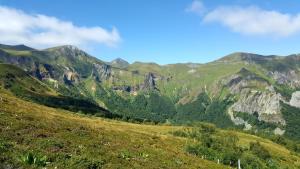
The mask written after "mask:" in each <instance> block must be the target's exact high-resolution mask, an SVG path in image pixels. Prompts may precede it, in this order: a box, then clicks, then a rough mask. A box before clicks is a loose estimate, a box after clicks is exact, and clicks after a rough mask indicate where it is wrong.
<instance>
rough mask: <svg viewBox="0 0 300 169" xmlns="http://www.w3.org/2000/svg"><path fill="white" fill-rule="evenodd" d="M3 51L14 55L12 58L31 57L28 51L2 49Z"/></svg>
mask: <svg viewBox="0 0 300 169" xmlns="http://www.w3.org/2000/svg"><path fill="white" fill-rule="evenodd" d="M2 50H3V51H5V52H7V53H9V54H11V55H14V56H31V54H32V53H31V51H28V50H13V49H2Z"/></svg>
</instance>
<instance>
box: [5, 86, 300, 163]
mask: <svg viewBox="0 0 300 169" xmlns="http://www.w3.org/2000/svg"><path fill="white" fill-rule="evenodd" d="M0 93H1V94H0V96H1V98H2V99H1V101H0V102H1V105H3V106H1V107H0V117H1V118H0V133H1V137H0V142H2V143H6V144H8V145H10V146H8V148H7V149H6V150H2V152H0V163H4V162H8V163H10V164H15V165H17V166H19V165H20V166H23V165H24V164H23V163H21V162H19V157H20V156H22V155H24V154H26V153H27V152H30V151H33V152H34V153H36V154H40V155H46V156H47V157H48V159H49V160H50V161H52V162H51V163H50V164H48V166H49V168H52V167H55V166H58V168H88V166H89V165H91V164H94V163H96V162H99V161H100V163H101V164H102V165H103V167H104V168H226V167H225V166H222V165H217V164H215V163H213V162H210V161H206V160H202V159H200V158H197V157H195V156H192V155H188V154H186V153H185V150H184V147H185V144H186V142H189V141H188V140H185V139H183V138H179V137H174V136H172V135H171V134H169V132H170V131H174V130H178V129H181V128H182V127H171V126H152V125H139V124H131V123H125V122H119V121H114V120H107V119H102V118H96V117H87V116H83V115H78V114H73V113H71V112H68V111H63V110H59V109H53V108H48V107H45V106H41V105H38V104H35V103H30V102H26V101H23V100H20V99H17V98H16V97H14V96H12V95H11V94H10V93H8V92H7V91H3V90H1V91H0ZM224 132H226V131H224ZM237 134H238V136H239V137H240V144H241V145H243V146H249V145H248V144H249V142H251V141H255V140H259V141H260V142H262V144H263V145H264V146H266V147H267V148H268V150H269V151H270V152H271V154H272V155H273V156H276V158H278V159H280V161H281V163H282V164H288V165H290V166H291V167H290V168H293V167H292V166H294V167H295V166H298V167H299V166H300V162H299V161H300V158H299V157H297V156H293V155H291V154H290V152H289V151H288V150H287V149H285V148H284V147H282V146H279V145H277V144H274V143H272V142H270V141H268V140H265V139H262V138H259V137H256V136H252V135H248V134H243V133H237ZM142 153H143V154H144V155H141V154H142ZM124 154H125V156H124ZM147 156H148V157H147ZM24 167H26V168H30V167H33V166H26V165H25V166H24ZM0 168H1V167H0Z"/></svg>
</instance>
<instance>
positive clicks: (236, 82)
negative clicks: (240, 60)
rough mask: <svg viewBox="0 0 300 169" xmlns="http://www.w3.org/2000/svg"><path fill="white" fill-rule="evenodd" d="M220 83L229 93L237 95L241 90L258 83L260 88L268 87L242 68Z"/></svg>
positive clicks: (265, 82) (261, 79)
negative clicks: (227, 88)
mask: <svg viewBox="0 0 300 169" xmlns="http://www.w3.org/2000/svg"><path fill="white" fill-rule="evenodd" d="M222 83H223V84H224V85H226V86H227V87H229V90H230V93H232V94H239V93H240V92H241V91H242V89H244V88H247V87H249V86H250V85H251V83H256V84H258V83H259V84H260V86H262V87H265V88H267V87H268V86H269V84H268V82H267V81H266V80H265V79H263V78H260V77H258V76H257V75H256V74H254V73H252V72H250V71H248V70H247V69H245V68H242V69H241V70H240V71H239V72H238V73H237V74H234V75H232V76H230V77H229V78H227V79H225V80H223V82H222Z"/></svg>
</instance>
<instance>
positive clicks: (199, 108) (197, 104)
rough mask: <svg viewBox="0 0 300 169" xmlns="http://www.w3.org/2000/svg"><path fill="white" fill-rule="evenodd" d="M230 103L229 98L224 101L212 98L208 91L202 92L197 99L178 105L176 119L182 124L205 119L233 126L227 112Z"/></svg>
mask: <svg viewBox="0 0 300 169" xmlns="http://www.w3.org/2000/svg"><path fill="white" fill-rule="evenodd" d="M229 105H231V101H230V99H229V98H227V99H225V100H222V101H220V100H211V99H210V98H209V96H208V95H207V94H206V93H201V94H200V95H199V96H198V97H197V99H196V100H194V101H192V102H190V103H186V104H184V105H182V104H179V105H178V106H177V111H178V113H177V114H176V116H175V117H174V119H175V120H174V121H175V123H181V124H182V123H193V122H197V121H204V122H210V123H214V124H216V126H217V127H221V128H227V127H232V126H234V125H233V123H232V121H231V120H230V118H229V116H228V114H226V109H227V107H228V106H229Z"/></svg>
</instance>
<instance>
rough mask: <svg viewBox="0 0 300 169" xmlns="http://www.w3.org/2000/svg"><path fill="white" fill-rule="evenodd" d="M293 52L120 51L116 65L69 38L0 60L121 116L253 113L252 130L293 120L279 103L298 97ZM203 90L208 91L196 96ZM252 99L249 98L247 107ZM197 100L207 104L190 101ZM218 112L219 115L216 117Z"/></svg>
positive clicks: (211, 118) (206, 117)
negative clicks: (170, 58)
mask: <svg viewBox="0 0 300 169" xmlns="http://www.w3.org/2000/svg"><path fill="white" fill-rule="evenodd" d="M298 60H299V55H289V56H287V57H278V56H275V55H271V56H263V55H257V54H250V53H242V52H238V53H233V54H230V55H227V56H225V57H223V58H221V59H218V60H216V61H213V62H209V63H206V64H197V63H179V64H168V65H158V64H156V63H142V62H134V63H132V64H127V63H128V62H126V61H124V60H120V59H119V60H118V59H117V60H116V61H117V62H118V61H119V62H120V63H121V65H113V64H111V63H107V62H104V61H102V60H99V59H97V58H95V57H93V56H91V55H89V54H87V53H86V52H84V51H82V50H80V49H79V48H77V47H74V46H69V45H65V46H59V47H54V48H49V49H45V50H41V51H30V53H26V56H23V55H22V53H21V54H20V53H16V52H14V51H10V53H7V52H4V53H3V54H1V53H0V61H1V62H3V63H9V64H13V65H16V66H19V67H21V68H22V69H23V70H25V71H26V72H28V73H29V74H30V75H32V76H34V77H36V78H37V79H39V80H40V81H42V82H43V83H45V84H47V85H48V86H49V87H51V88H52V89H53V90H55V91H58V92H60V93H62V94H64V95H67V96H71V97H83V98H85V99H88V100H92V101H93V102H95V103H97V104H98V105H101V107H105V108H107V109H108V110H109V111H111V112H113V113H115V114H117V115H120V116H123V117H127V118H133V119H138V120H140V121H142V120H150V121H155V122H166V121H172V122H174V123H177V122H180V123H181V122H184V123H188V122H193V121H197V120H198V121H199V120H200V121H206V122H212V123H215V124H216V125H217V126H218V127H219V126H221V127H225V126H226V127H230V126H232V127H238V126H239V125H234V124H233V122H234V118H243V120H244V121H248V122H249V123H248V124H250V121H249V118H250V117H251V118H253V119H256V120H257V121H258V122H259V123H257V122H255V123H251V126H252V127H251V128H250V129H251V130H254V131H255V130H256V129H257V128H259V129H260V128H262V127H264V128H263V129H264V130H266V131H267V132H269V133H272V132H273V131H275V129H277V128H279V129H281V130H284V129H285V128H287V127H289V125H290V124H293V123H291V122H289V121H286V119H285V117H286V116H283V115H282V114H284V112H283V111H285V110H284V109H283V107H285V106H284V105H281V104H287V105H290V104H289V103H290V102H291V103H293V104H291V105H292V106H293V105H296V104H294V101H295V100H297V99H295V97H296V96H297V95H295V94H294V93H295V92H296V91H298V90H299V88H300V72H299V68H300V64H299V63H298V62H297V61H298ZM124 63H125V65H122V64H124ZM122 66H123V67H122ZM202 94H204V95H207V97H199V96H200V95H202ZM275 96H276V97H275ZM277 96H278V97H277ZM258 99H260V100H259V101H258V102H254V101H251V100H258ZM291 99H293V101H290V100H291ZM249 101H251V104H252V103H253V105H252V106H250V107H247V104H248V102H249ZM281 102H282V103H281ZM182 103H184V104H182ZM196 103H200V104H204V103H205V105H206V106H204V107H203V106H200V107H199V109H194V108H193V107H194V106H195V105H194V104H196ZM269 103H272V104H274V105H276V106H275V108H276V111H275V110H273V108H272V106H271V107H270V106H265V105H266V104H269ZM196 107H197V106H196ZM273 107H274V106H273ZM229 110H233V111H235V112H233V114H230V113H229V112H228V111H229ZM178 111H181V113H179V112H178ZM185 112H189V113H185ZM255 112H256V113H258V114H256V113H255ZM270 112H272V113H271V114H270ZM243 113H245V114H243ZM195 115H196V116H197V117H196V118H192V117H195ZM232 115H234V116H236V117H234V118H232ZM246 115H247V118H246ZM177 116H178V117H177ZM238 116H239V117H238ZM248 116H249V117H248ZM179 117H181V119H180V120H178V118H179ZM222 118H223V119H224V121H223V122H221V121H220V120H216V119H222ZM230 121H232V122H230ZM278 122H279V123H278ZM224 123H226V124H224ZM241 126H243V125H241ZM242 128H243V127H242ZM247 129H249V127H248V128H247ZM264 130H262V131H264ZM277 130H278V129H277ZM287 135H290V134H289V133H287ZM299 136H300V133H299ZM297 137H298V136H297Z"/></svg>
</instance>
